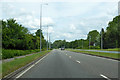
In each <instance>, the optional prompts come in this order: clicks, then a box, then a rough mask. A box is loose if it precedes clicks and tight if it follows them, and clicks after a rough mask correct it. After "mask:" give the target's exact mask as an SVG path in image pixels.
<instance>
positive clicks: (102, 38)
mask: <svg viewBox="0 0 120 80" xmlns="http://www.w3.org/2000/svg"><path fill="white" fill-rule="evenodd" d="M101 49H103V35H102V29H101Z"/></svg>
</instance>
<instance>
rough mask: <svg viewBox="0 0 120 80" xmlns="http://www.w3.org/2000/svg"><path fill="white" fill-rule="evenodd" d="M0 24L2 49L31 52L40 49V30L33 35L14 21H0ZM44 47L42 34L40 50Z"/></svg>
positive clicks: (44, 42)
mask: <svg viewBox="0 0 120 80" xmlns="http://www.w3.org/2000/svg"><path fill="white" fill-rule="evenodd" d="M0 22H1V23H2V47H3V48H4V49H17V50H31V49H39V48H40V29H39V30H37V31H36V32H35V34H36V35H33V34H31V33H30V32H29V31H28V29H27V28H25V27H23V26H22V25H21V24H18V23H17V22H16V20H14V19H8V20H7V21H3V20H1V21H0ZM41 33H42V31H41ZM45 47H46V41H45V39H44V36H43V34H42V49H43V48H45ZM11 57H12V56H11Z"/></svg>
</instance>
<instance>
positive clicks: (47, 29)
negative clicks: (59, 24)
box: [47, 25, 48, 50]
mask: <svg viewBox="0 0 120 80" xmlns="http://www.w3.org/2000/svg"><path fill="white" fill-rule="evenodd" d="M47 50H48V25H47Z"/></svg>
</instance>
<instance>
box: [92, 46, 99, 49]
mask: <svg viewBox="0 0 120 80" xmlns="http://www.w3.org/2000/svg"><path fill="white" fill-rule="evenodd" d="M90 49H100V47H99V46H90Z"/></svg>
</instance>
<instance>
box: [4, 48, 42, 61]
mask: <svg viewBox="0 0 120 80" xmlns="http://www.w3.org/2000/svg"><path fill="white" fill-rule="evenodd" d="M39 51H40V50H39V49H35V50H6V49H3V50H2V59H7V58H13V57H15V56H22V55H26V54H31V53H35V52H39Z"/></svg>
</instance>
